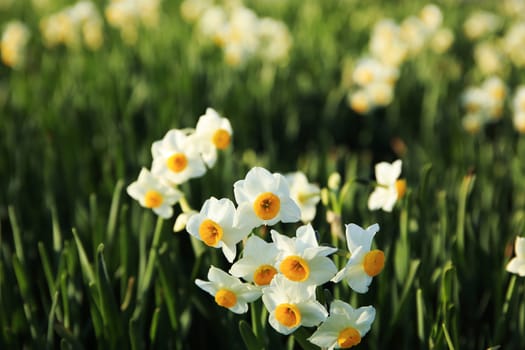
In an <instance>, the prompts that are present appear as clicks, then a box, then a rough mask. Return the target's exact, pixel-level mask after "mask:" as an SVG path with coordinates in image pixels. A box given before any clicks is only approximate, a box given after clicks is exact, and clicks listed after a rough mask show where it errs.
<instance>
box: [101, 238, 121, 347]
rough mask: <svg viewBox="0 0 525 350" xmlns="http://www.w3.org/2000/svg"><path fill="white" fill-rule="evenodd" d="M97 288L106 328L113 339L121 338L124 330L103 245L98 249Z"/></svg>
mask: <svg viewBox="0 0 525 350" xmlns="http://www.w3.org/2000/svg"><path fill="white" fill-rule="evenodd" d="M97 287H98V294H99V297H100V305H101V310H100V311H101V313H102V318H103V321H104V324H105V326H106V327H109V329H110V331H111V337H112V338H117V337H120V336H121V334H122V328H121V327H120V326H121V325H120V320H119V318H118V314H119V311H118V307H117V303H116V301H115V297H114V296H113V291H112V288H111V282H110V280H109V275H108V271H107V267H106V261H105V259H104V245H103V244H100V245H99V246H98V248H97Z"/></svg>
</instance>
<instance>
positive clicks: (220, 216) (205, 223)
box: [186, 197, 250, 262]
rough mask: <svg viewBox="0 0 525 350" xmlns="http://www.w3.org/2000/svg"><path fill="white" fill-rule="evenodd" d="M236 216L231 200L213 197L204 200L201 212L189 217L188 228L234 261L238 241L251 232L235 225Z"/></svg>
mask: <svg viewBox="0 0 525 350" xmlns="http://www.w3.org/2000/svg"><path fill="white" fill-rule="evenodd" d="M234 216H235V206H234V204H233V202H232V201H231V200H229V199H227V198H222V199H217V198H215V197H211V198H210V199H208V200H206V202H204V204H203V206H202V209H201V211H200V213H198V214H195V215H192V216H191V217H190V218H189V219H188V224H187V225H186V229H187V230H188V232H189V233H190V234H191V235H192V236H194V237H196V238H197V239H199V240H201V241H203V242H204V243H205V244H206V245H208V246H210V247H214V248H222V252H223V253H224V256H225V257H226V259H228V261H229V262H232V261H233V260H234V259H235V255H236V254H237V247H236V245H237V243H238V242H240V241H241V240H242V239H243V238H245V237H246V236H247V235H248V234H249V233H250V231H249V230H246V229H241V228H238V227H236V226H234V224H233V220H234Z"/></svg>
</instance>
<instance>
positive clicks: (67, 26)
mask: <svg viewBox="0 0 525 350" xmlns="http://www.w3.org/2000/svg"><path fill="white" fill-rule="evenodd" d="M40 31H41V33H42V37H43V40H44V43H45V45H46V46H48V47H54V46H58V45H65V46H67V47H69V48H78V47H80V46H82V45H85V46H86V47H87V48H89V49H91V50H97V49H99V48H100V46H101V45H102V43H103V42H104V35H103V21H102V17H101V16H100V13H99V11H98V9H97V7H96V6H95V4H94V3H93V2H91V1H89V0H84V1H80V2H77V3H76V4H74V5H71V6H68V7H66V8H64V9H62V10H60V11H58V12H55V13H53V14H51V15H49V16H46V17H44V18H42V20H41V21H40Z"/></svg>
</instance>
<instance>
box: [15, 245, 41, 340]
mask: <svg viewBox="0 0 525 350" xmlns="http://www.w3.org/2000/svg"><path fill="white" fill-rule="evenodd" d="M13 269H14V270H15V276H16V280H17V282H18V286H19V287H20V294H21V296H22V301H23V305H22V306H23V308H24V314H25V316H26V319H27V322H28V323H29V330H30V332H31V338H32V339H33V340H34V341H37V340H38V332H37V327H36V324H35V321H34V319H33V312H32V311H33V310H34V309H36V307H35V303H34V301H33V298H32V296H31V288H30V286H29V278H28V276H27V274H26V272H25V270H24V267H23V266H22V264H21V263H20V261H19V260H18V257H17V256H16V255H13Z"/></svg>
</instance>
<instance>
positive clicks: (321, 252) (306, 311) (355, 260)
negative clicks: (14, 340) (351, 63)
mask: <svg viewBox="0 0 525 350" xmlns="http://www.w3.org/2000/svg"><path fill="white" fill-rule="evenodd" d="M294 186H295V187H296V188H297V189H300V191H298V190H295V191H297V192H298V193H303V195H304V196H306V198H307V200H306V201H305V200H303V201H300V200H299V201H297V199H293V198H292V196H293V195H292V192H294V191H293V190H292V188H294ZM233 190H234V197H235V201H236V204H237V207H235V203H233V202H232V201H230V200H229V199H226V198H223V199H216V198H214V197H211V198H210V199H208V200H207V201H206V202H205V203H204V205H203V207H202V209H201V211H200V212H199V213H198V214H195V215H193V216H191V217H190V218H189V220H188V223H187V226H186V229H187V231H188V232H189V233H190V234H191V235H192V236H194V237H196V238H197V239H199V240H201V241H202V242H203V243H204V244H206V245H208V246H210V247H212V248H222V251H223V253H224V255H225V257H226V259H227V260H228V262H229V263H231V264H232V265H231V267H230V269H229V271H228V273H227V272H225V271H223V270H220V269H218V268H216V267H214V266H211V267H210V269H209V271H208V280H209V281H204V280H200V279H197V280H196V281H195V283H196V284H197V286H199V287H200V288H202V289H203V290H204V291H206V292H207V293H209V294H211V296H212V297H213V298H214V300H215V302H216V303H217V305H219V306H221V307H224V308H227V309H229V310H230V311H232V312H234V313H245V312H247V311H248V304H249V303H251V302H254V301H255V300H257V299H259V298H261V299H262V302H263V304H264V306H265V308H266V310H267V312H268V320H267V321H268V323H269V324H270V326H271V327H272V328H274V329H275V330H276V331H277V332H279V333H281V334H284V335H288V334H292V333H294V332H295V331H296V330H297V329H299V328H300V327H303V326H304V327H317V330H316V331H315V332H314V333H313V334H312V335H311V337H310V338H308V340H309V341H310V342H311V343H313V344H316V345H318V346H321V347H323V348H330V349H333V348H349V347H351V346H354V345H357V344H359V343H360V342H361V339H362V338H363V337H364V336H365V335H366V333H367V332H368V331H369V330H370V327H371V324H372V322H373V321H374V318H375V309H374V307H373V306H365V307H360V308H357V309H355V308H354V307H353V306H351V305H350V304H348V303H346V302H343V301H341V300H334V301H332V302H331V303H330V305H325V304H322V303H321V302H320V301H319V300H318V299H317V296H316V291H317V289H318V288H319V287H321V286H323V285H325V284H327V283H329V282H332V283H339V282H341V281H344V282H345V283H346V284H347V285H348V286H349V287H350V288H351V289H352V290H354V291H355V292H356V293H365V292H366V291H367V290H368V288H369V286H370V284H371V282H372V280H373V278H374V277H375V276H377V275H378V274H379V273H380V272H381V271H382V270H383V267H384V264H385V255H384V253H383V252H382V251H381V250H379V249H372V241H373V238H374V236H375V234H376V233H377V232H378V231H379V225H378V224H375V225H372V226H370V227H369V228H367V229H363V228H361V227H359V226H358V225H355V224H349V225H346V240H347V246H348V256H349V259H348V261H347V263H346V265H345V266H344V267H343V268H342V269H340V270H339V269H338V267H337V266H336V264H335V263H334V261H333V260H332V259H331V257H330V256H331V255H332V254H334V253H335V252H336V251H337V250H338V249H337V248H334V247H330V246H327V245H324V244H323V245H321V244H320V242H318V236H317V234H316V232H315V230H314V228H313V226H312V225H311V224H306V225H302V226H299V227H298V228H297V229H296V230H295V232H294V233H292V234H284V233H281V232H278V231H276V230H274V229H270V237H269V239H268V237H263V236H261V235H259V234H258V231H257V230H256V229H257V228H259V227H260V226H263V225H264V226H266V227H268V226H272V225H275V224H277V223H279V222H281V223H296V222H298V221H300V220H303V221H306V220H304V218H305V216H304V215H302V211H303V210H306V212H307V213H308V214H307V215H306V216H307V218H308V219H309V218H310V216H311V215H312V213H311V208H308V206H305V205H304V204H306V203H307V202H308V200H310V199H312V198H316V197H318V196H319V189H318V187H317V186H316V185H313V184H310V183H309V182H308V180H307V179H306V176H304V174H303V173H291V174H288V175H287V176H283V175H281V174H279V173H271V172H269V171H268V170H266V169H265V168H261V167H254V168H252V169H251V170H250V171H249V172H248V173H247V174H246V177H245V178H244V179H242V180H238V181H237V182H235V183H234V186H233ZM299 197H300V195H299ZM317 200H318V199H316V201H317ZM316 201H315V202H316ZM312 203H313V202H311V204H312ZM301 204H302V205H301ZM305 208H306V209H305ZM310 220H311V219H310ZM240 242H244V243H243V251H242V255H240V257H239V258H237V255H236V251H237V248H236V246H237V245H238V244H240ZM236 258H237V260H236Z"/></svg>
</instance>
